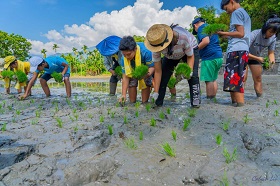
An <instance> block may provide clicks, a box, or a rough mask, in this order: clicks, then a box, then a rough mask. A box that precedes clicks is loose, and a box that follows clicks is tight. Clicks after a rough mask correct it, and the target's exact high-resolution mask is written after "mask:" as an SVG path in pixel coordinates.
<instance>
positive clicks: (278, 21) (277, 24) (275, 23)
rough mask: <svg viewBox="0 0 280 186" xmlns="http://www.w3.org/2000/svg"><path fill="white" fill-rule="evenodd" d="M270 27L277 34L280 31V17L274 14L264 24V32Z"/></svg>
mask: <svg viewBox="0 0 280 186" xmlns="http://www.w3.org/2000/svg"><path fill="white" fill-rule="evenodd" d="M268 29H272V31H273V32H275V33H276V34H277V33H278V32H279V31H280V18H279V17H278V16H277V15H276V14H273V15H271V16H269V19H268V20H267V21H266V22H265V23H264V25H263V26H262V34H265V33H266V31H267V30H268Z"/></svg>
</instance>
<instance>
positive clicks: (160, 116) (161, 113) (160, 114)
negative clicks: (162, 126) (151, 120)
mask: <svg viewBox="0 0 280 186" xmlns="http://www.w3.org/2000/svg"><path fill="white" fill-rule="evenodd" d="M159 118H160V119H164V118H165V114H164V113H163V111H161V112H160V113H159Z"/></svg>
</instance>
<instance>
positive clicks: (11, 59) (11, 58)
mask: <svg viewBox="0 0 280 186" xmlns="http://www.w3.org/2000/svg"><path fill="white" fill-rule="evenodd" d="M15 60H16V57H15V56H7V57H5V58H4V62H5V64H4V68H5V69H7V68H8V67H9V66H10V64H11V63H12V62H14V61H15Z"/></svg>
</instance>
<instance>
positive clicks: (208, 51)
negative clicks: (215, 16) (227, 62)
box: [197, 23, 223, 60]
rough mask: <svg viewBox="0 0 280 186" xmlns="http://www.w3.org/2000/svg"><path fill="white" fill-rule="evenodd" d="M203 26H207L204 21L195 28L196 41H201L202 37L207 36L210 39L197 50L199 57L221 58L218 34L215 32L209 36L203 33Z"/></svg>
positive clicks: (204, 58)
mask: <svg viewBox="0 0 280 186" xmlns="http://www.w3.org/2000/svg"><path fill="white" fill-rule="evenodd" d="M205 26H207V24H206V23H204V24H203V25H201V26H200V27H199V28H198V29H197V39H198V43H201V41H202V39H204V38H205V37H209V40H210V42H209V44H208V45H206V46H205V47H204V48H203V49H201V50H199V55H200V58H201V59H202V60H212V59H217V58H222V57H223V54H222V49H221V47H220V43H219V36H218V35H217V34H213V35H211V36H208V35H206V34H203V33H202V30H203V28H204V27H205Z"/></svg>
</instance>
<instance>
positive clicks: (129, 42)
mask: <svg viewBox="0 0 280 186" xmlns="http://www.w3.org/2000/svg"><path fill="white" fill-rule="evenodd" d="M135 48H136V42H135V40H134V38H133V37H132V36H124V37H123V38H122V39H121V41H120V45H119V50H120V51H124V50H134V49H135Z"/></svg>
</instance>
